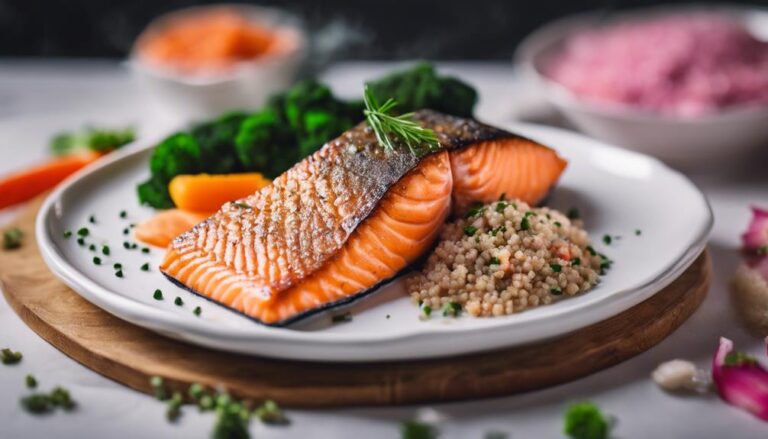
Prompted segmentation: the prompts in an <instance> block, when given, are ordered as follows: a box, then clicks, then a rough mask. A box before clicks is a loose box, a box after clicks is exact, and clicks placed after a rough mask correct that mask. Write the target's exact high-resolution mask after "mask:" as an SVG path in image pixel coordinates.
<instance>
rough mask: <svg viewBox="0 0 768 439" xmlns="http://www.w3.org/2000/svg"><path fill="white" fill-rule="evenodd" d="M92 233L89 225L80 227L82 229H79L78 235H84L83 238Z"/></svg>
mask: <svg viewBox="0 0 768 439" xmlns="http://www.w3.org/2000/svg"><path fill="white" fill-rule="evenodd" d="M90 233H91V232H90V231H89V230H88V227H80V229H78V231H77V236H82V237H83V238H85V237H86V236H88V234H90Z"/></svg>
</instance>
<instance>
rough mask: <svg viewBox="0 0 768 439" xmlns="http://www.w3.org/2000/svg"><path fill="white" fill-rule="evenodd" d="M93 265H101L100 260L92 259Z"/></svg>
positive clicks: (95, 257)
mask: <svg viewBox="0 0 768 439" xmlns="http://www.w3.org/2000/svg"><path fill="white" fill-rule="evenodd" d="M93 263H94V265H101V258H100V257H98V256H94V257H93Z"/></svg>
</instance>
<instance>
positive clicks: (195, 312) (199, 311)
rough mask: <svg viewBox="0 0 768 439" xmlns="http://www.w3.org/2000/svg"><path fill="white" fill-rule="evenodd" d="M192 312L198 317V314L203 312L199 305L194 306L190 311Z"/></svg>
mask: <svg viewBox="0 0 768 439" xmlns="http://www.w3.org/2000/svg"><path fill="white" fill-rule="evenodd" d="M192 313H193V314H194V315H196V316H198V317H200V314H202V313H203V309H202V308H200V307H199V306H196V307H195V309H194V310H193V311H192Z"/></svg>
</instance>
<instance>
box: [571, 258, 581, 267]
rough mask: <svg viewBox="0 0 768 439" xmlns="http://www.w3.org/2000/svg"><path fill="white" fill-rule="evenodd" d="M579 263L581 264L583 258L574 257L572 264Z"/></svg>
mask: <svg viewBox="0 0 768 439" xmlns="http://www.w3.org/2000/svg"><path fill="white" fill-rule="evenodd" d="M579 265H581V258H573V261H571V266H572V267H577V266H579Z"/></svg>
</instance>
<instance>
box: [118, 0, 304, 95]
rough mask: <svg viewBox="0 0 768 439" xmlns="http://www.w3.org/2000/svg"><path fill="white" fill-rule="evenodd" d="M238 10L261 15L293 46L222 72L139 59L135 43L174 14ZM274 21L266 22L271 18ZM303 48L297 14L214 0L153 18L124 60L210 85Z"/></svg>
mask: <svg viewBox="0 0 768 439" xmlns="http://www.w3.org/2000/svg"><path fill="white" fill-rule="evenodd" d="M227 9H230V10H239V11H243V12H246V13H248V14H251V15H253V16H261V17H262V18H264V20H263V21H261V24H266V25H268V26H271V28H270V30H272V31H273V32H277V33H280V34H283V35H285V36H286V37H289V38H292V39H294V41H295V47H293V48H292V49H291V50H289V51H287V52H285V53H278V54H268V55H264V56H259V57H257V58H252V59H247V60H239V61H235V63H234V67H233V68H232V69H230V70H227V71H224V72H211V73H210V74H184V73H180V72H179V71H177V70H174V69H173V68H170V67H164V66H162V65H160V64H152V63H148V62H146V61H144V60H142V58H141V56H139V54H138V46H139V43H140V42H141V40H142V39H143V38H146V36H147V35H148V34H149V33H151V32H152V31H153V30H154V29H156V28H158V27H160V26H162V25H163V24H164V23H165V22H167V21H169V20H173V19H175V18H178V17H179V16H183V15H188V14H194V13H197V12H201V11H211V10H227ZM275 19H279V20H277V21H276V22H273V23H270V22H271V21H275ZM306 50H307V35H306V32H305V30H304V28H303V23H302V21H301V20H300V19H299V17H297V16H295V15H293V14H291V13H289V12H287V11H284V10H282V9H279V8H274V7H269V6H260V5H251V4H242V3H216V4H210V5H196V6H189V7H185V8H182V9H176V10H173V11H170V12H166V13H164V14H161V15H158V16H157V17H155V18H153V19H152V20H151V21H150V22H149V24H147V25H146V26H145V27H144V29H143V30H142V31H141V33H140V34H139V36H138V37H136V40H135V41H134V43H133V45H132V47H131V51H130V53H129V55H128V59H127V61H126V62H127V64H128V66H129V67H130V68H132V69H135V70H138V71H140V72H142V73H147V74H150V75H152V76H157V77H160V78H162V79H166V80H170V81H174V82H178V83H182V84H185V85H189V86H210V85H217V84H221V83H225V82H230V81H234V80H236V79H237V78H238V77H242V76H247V75H249V74H250V73H251V72H252V71H253V69H257V68H264V67H269V66H272V65H275V64H276V63H281V62H286V61H291V60H296V59H299V58H301V57H302V56H303V55H304V53H305V52H306Z"/></svg>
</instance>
